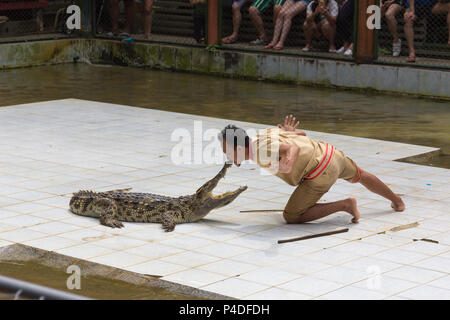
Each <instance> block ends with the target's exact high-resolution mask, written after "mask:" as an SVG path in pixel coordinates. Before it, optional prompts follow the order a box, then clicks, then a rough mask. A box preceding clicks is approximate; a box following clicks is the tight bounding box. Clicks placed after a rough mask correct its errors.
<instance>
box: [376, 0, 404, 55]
mask: <svg viewBox="0 0 450 320" xmlns="http://www.w3.org/2000/svg"><path fill="white" fill-rule="evenodd" d="M402 9H403V0H387V1H382V6H381V15H384V16H385V17H386V23H387V26H388V29H389V31H390V32H391V34H392V38H393V43H392V56H394V57H398V56H399V55H400V52H401V50H402V42H401V40H400V38H399V37H398V31H397V18H396V17H397V15H398V14H399V13H400V12H401V11H402Z"/></svg>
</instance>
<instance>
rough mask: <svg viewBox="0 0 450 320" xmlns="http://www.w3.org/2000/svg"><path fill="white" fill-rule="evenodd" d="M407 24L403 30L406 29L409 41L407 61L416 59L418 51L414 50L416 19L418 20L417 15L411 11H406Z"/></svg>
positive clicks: (406, 36)
mask: <svg viewBox="0 0 450 320" xmlns="http://www.w3.org/2000/svg"><path fill="white" fill-rule="evenodd" d="M404 20H405V26H404V28H403V30H404V31H405V38H406V41H407V42H408V49H409V57H408V59H406V61H407V62H415V61H416V52H415V51H414V21H415V20H416V15H415V14H414V13H412V12H410V11H407V12H405V15H404Z"/></svg>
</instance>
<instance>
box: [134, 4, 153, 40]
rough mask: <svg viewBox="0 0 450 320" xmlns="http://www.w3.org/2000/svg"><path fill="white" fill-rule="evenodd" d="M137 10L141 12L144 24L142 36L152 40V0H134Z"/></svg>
mask: <svg viewBox="0 0 450 320" xmlns="http://www.w3.org/2000/svg"><path fill="white" fill-rule="evenodd" d="M136 3H137V5H138V7H139V10H140V11H141V12H142V21H143V24H144V37H145V39H147V40H152V36H151V33H152V8H153V0H136Z"/></svg>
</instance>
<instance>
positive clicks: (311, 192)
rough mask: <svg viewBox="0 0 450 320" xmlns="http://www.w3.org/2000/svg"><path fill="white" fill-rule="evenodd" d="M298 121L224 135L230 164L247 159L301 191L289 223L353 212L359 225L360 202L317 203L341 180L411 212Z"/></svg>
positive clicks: (288, 212) (290, 206)
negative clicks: (255, 132)
mask: <svg viewBox="0 0 450 320" xmlns="http://www.w3.org/2000/svg"><path fill="white" fill-rule="evenodd" d="M295 121H296V119H295V117H293V116H292V115H290V116H289V117H286V119H285V122H284V125H283V126H282V125H280V124H279V125H278V128H268V129H265V130H262V131H261V132H260V133H259V134H258V135H257V136H256V137H255V138H253V139H250V138H249V136H248V135H247V133H246V132H245V131H244V130H243V129H240V128H237V127H235V126H232V125H229V126H227V127H225V128H224V129H223V130H222V132H221V133H220V134H219V139H220V140H221V141H222V148H223V152H224V153H225V154H226V156H227V158H228V160H229V161H233V162H234V164H235V165H237V166H240V164H241V162H242V161H244V160H252V161H255V162H256V163H258V165H259V166H261V167H263V168H267V169H268V170H270V171H272V172H273V173H274V174H275V175H276V176H278V177H279V178H281V179H282V180H284V181H285V182H287V183H288V184H290V185H292V186H297V188H296V189H295V191H294V192H293V193H292V195H291V197H290V198H289V200H288V202H287V204H286V207H285V209H284V212H283V217H284V219H285V220H286V222H287V223H304V222H309V221H313V220H317V219H320V218H323V217H326V216H328V215H330V214H332V213H335V212H338V211H346V212H348V213H350V214H351V215H352V216H353V218H352V222H353V223H357V222H358V219H359V216H360V213H359V211H358V207H357V204H356V199H355V198H352V197H350V198H347V199H344V200H340V201H336V202H329V203H320V204H318V203H317V202H318V201H319V199H320V198H321V197H322V195H323V194H325V193H326V192H327V191H328V190H329V189H330V188H331V186H332V185H333V184H334V183H335V182H336V180H337V179H338V178H341V179H345V180H347V181H348V182H351V183H357V182H359V183H361V184H362V185H363V186H365V187H366V188H367V189H368V190H370V191H372V192H374V193H376V194H378V195H380V196H383V197H384V198H386V199H388V200H390V201H391V202H392V204H391V206H392V208H393V209H394V210H395V211H403V210H404V209H405V204H404V203H403V201H402V199H401V198H400V197H399V196H398V195H396V194H394V193H393V192H392V191H391V189H389V187H388V186H386V185H385V184H384V183H383V182H382V181H381V180H379V179H378V178H377V177H375V176H374V175H372V174H370V173H368V172H367V171H363V170H361V169H360V168H359V167H358V166H357V165H356V163H355V162H354V161H353V160H351V159H350V158H348V157H346V156H345V155H344V153H343V152H342V151H340V150H338V149H335V148H334V147H333V146H332V145H329V144H327V143H325V142H321V141H315V140H313V139H311V138H308V137H307V136H306V134H305V132H303V131H302V130H298V129H297V127H298V125H299V122H297V123H296V122H295ZM268 160H271V161H268ZM273 160H275V161H273Z"/></svg>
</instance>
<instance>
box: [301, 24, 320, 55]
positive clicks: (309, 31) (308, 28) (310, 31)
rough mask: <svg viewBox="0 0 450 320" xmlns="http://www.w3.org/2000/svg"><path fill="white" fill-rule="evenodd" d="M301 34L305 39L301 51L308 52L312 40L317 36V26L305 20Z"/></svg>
mask: <svg viewBox="0 0 450 320" xmlns="http://www.w3.org/2000/svg"><path fill="white" fill-rule="evenodd" d="M303 32H304V33H305V38H306V46H305V47H304V48H303V51H309V49H311V46H312V40H313V38H314V37H315V36H316V35H317V33H318V31H317V26H316V23H315V22H314V21H308V20H306V21H305V22H304V23H303Z"/></svg>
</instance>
